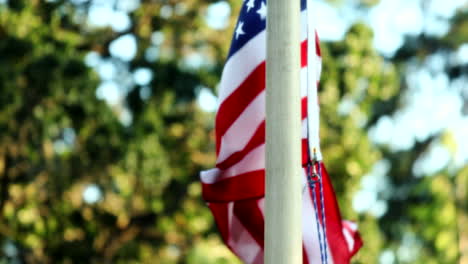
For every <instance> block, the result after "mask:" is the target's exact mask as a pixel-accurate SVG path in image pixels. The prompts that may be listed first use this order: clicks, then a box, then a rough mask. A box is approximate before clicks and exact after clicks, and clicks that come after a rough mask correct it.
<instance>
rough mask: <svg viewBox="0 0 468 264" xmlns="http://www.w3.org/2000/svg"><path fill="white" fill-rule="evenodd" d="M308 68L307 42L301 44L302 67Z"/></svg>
mask: <svg viewBox="0 0 468 264" xmlns="http://www.w3.org/2000/svg"><path fill="white" fill-rule="evenodd" d="M306 66H307V40H304V41H302V43H301V67H306Z"/></svg>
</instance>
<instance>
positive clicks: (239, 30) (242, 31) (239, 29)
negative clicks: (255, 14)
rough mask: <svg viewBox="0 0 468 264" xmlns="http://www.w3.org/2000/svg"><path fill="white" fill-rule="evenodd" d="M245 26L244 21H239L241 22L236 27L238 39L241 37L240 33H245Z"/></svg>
mask: <svg viewBox="0 0 468 264" xmlns="http://www.w3.org/2000/svg"><path fill="white" fill-rule="evenodd" d="M243 26H244V22H242V21H239V24H238V25H237V28H236V39H237V38H238V37H239V35H244V34H245V32H244V30H243V29H242V27H243Z"/></svg>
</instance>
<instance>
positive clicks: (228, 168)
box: [201, 0, 362, 264]
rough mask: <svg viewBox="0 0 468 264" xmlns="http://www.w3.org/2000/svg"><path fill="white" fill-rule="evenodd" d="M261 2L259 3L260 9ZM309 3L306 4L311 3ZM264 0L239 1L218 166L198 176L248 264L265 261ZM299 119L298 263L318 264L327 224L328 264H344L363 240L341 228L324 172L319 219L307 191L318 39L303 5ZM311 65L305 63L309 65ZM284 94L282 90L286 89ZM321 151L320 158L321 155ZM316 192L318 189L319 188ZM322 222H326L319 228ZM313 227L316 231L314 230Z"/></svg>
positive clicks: (315, 120)
mask: <svg viewBox="0 0 468 264" xmlns="http://www.w3.org/2000/svg"><path fill="white" fill-rule="evenodd" d="M262 2H263V4H262ZM310 2H311V0H308V1H307V3H309V4H310ZM265 3H266V2H265V1H262V0H248V1H244V5H243V7H242V10H241V15H240V17H239V20H238V23H237V24H236V30H235V33H234V36H233V41H232V44H231V49H230V53H229V56H228V59H227V61H226V64H225V67H224V69H223V73H222V76H221V82H220V85H219V105H220V106H219V109H218V113H217V116H216V131H215V138H216V144H217V145H216V154H217V161H216V168H214V169H211V170H207V171H204V172H202V173H201V181H202V195H203V198H204V199H205V200H206V201H207V202H208V205H209V207H210V209H211V211H212V212H213V215H214V218H215V221H216V223H217V226H218V228H219V230H220V233H221V236H222V237H223V240H224V241H225V243H226V244H227V246H228V247H229V248H230V249H231V250H232V251H233V252H234V253H235V254H236V255H237V256H239V258H240V259H242V260H243V261H244V262H245V263H246V264H262V263H263V246H264V242H263V241H264V195H265V68H266V64H265V56H266V53H265V51H266V49H265V46H266V45H265V44H266V33H265V20H264V15H263V14H264V13H262V12H263V11H264V10H263V11H262V10H261V9H260V8H261V6H262V5H263V7H264V4H265ZM301 6H302V10H303V11H302V12H301V23H302V25H301V43H300V46H299V47H298V48H299V49H300V52H301V71H300V81H301V102H300V103H301V119H302V140H301V144H302V164H303V170H302V178H303V184H304V188H305V189H304V194H303V219H302V222H303V226H302V228H303V256H304V258H303V259H304V261H303V263H307V264H308V263H312V264H319V263H321V262H320V261H321V253H324V252H322V251H323V250H324V248H325V247H322V251H321V246H320V243H319V238H318V232H322V230H323V228H321V226H323V224H325V225H326V232H327V234H326V235H327V239H322V240H321V241H322V242H324V243H326V248H327V249H328V251H327V253H328V255H329V256H330V257H329V258H328V262H327V263H328V264H332V263H336V264H345V263H349V259H350V258H351V256H352V255H353V254H354V253H355V252H356V251H357V250H358V249H359V248H360V247H361V245H362V240H360V237H359V235H358V233H357V231H356V228H355V227H354V226H353V224H352V223H350V222H349V223H348V222H341V216H340V215H339V211H338V204H337V202H336V198H335V196H334V192H333V187H332V186H331V183H330V181H329V178H328V175H327V172H326V170H325V168H324V167H323V164H320V166H322V167H323V169H322V171H323V175H322V180H323V191H324V192H323V194H324V198H325V199H324V201H325V206H324V209H325V216H326V217H325V218H326V221H325V222H324V221H322V217H321V214H322V208H321V205H320V202H319V203H318V204H317V205H316V207H317V208H314V205H313V202H312V200H313V199H312V197H314V198H315V199H316V201H321V200H320V195H319V192H318V190H319V189H318V187H317V190H316V191H315V192H313V191H311V190H310V189H309V188H308V184H307V175H306V169H305V168H304V167H305V166H306V165H307V163H308V162H309V161H310V158H311V157H309V155H308V154H309V152H310V150H311V148H309V145H310V146H313V147H317V148H318V151H320V149H319V147H320V145H319V144H318V143H319V138H318V124H319V115H318V96H317V84H318V79H319V76H320V74H321V56H320V54H321V51H320V46H319V43H318V36H317V34H316V32H315V30H314V28H313V25H312V24H311V21H312V19H311V17H310V12H309V11H307V10H306V9H305V6H306V0H301ZM309 64H310V65H309ZM285 89H287V87H285ZM319 153H320V152H319ZM317 186H318V185H317ZM323 222H324V223H323ZM317 224H318V225H319V228H318V229H317Z"/></svg>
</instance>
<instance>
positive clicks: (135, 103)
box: [0, 0, 468, 264]
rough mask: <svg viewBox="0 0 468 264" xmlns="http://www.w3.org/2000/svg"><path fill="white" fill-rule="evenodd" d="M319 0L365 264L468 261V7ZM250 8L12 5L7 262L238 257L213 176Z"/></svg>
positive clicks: (3, 49)
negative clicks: (207, 200)
mask: <svg viewBox="0 0 468 264" xmlns="http://www.w3.org/2000/svg"><path fill="white" fill-rule="evenodd" d="M260 1H261V0H257V1H256V2H258V3H257V4H260ZM315 2H316V12H315V13H316V15H317V24H318V32H319V35H320V36H321V39H322V44H321V46H322V51H323V63H324V65H323V73H322V82H321V88H320V89H321V90H320V100H321V105H322V106H321V107H322V108H321V109H322V111H321V113H322V123H321V125H322V127H321V135H322V147H323V151H324V157H325V163H326V164H327V166H328V168H329V172H330V175H331V177H332V179H333V183H334V186H335V189H336V191H337V195H338V198H339V202H340V206H341V210H342V214H343V217H344V218H346V219H353V220H355V221H357V222H358V223H359V228H360V231H361V234H362V236H363V239H364V243H365V244H364V247H363V248H362V249H361V251H360V252H359V253H358V255H357V256H356V257H355V258H354V260H353V263H365V264H370V263H381V264H392V263H425V264H427V263H429V264H430V263H434V264H435V263H449V264H450V263H468V196H467V188H468V139H467V138H466V137H467V136H468V116H467V114H468V2H467V1H466V0H380V1H379V0H348V1H346V0H341V1H340V0H334V1H332V0H330V1H325V0H316V1H315ZM241 4H242V0H229V1H217V0H0V263H1V264H4V263H163V264H165V263H168V264H169V263H208V264H210V263H213V264H214V263H219V264H221V263H239V262H238V260H237V259H236V258H235V257H234V256H233V255H232V254H231V253H230V252H229V250H228V249H227V248H226V247H225V246H224V245H223V244H222V242H221V240H220V237H219V235H218V234H217V231H216V227H215V225H214V222H213V219H212V217H211V214H210V212H209V210H208V208H207V207H206V206H205V204H204V202H203V201H202V199H201V195H200V193H201V187H200V183H199V182H198V173H199V171H200V170H203V169H207V168H211V167H212V166H213V165H214V163H215V154H214V149H215V148H214V137H213V128H214V115H215V110H216V107H217V106H216V90H217V84H218V82H219V78H220V75H221V70H222V66H223V63H224V60H225V57H226V55H227V50H228V48H229V43H230V39H231V36H232V32H233V28H234V26H235V25H234V23H235V19H236V16H237V13H238V11H239V8H240V6H241Z"/></svg>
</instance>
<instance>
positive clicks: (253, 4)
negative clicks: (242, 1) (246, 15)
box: [246, 0, 255, 12]
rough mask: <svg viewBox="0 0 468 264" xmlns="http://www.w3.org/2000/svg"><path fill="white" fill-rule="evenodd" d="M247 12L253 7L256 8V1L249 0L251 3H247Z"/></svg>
mask: <svg viewBox="0 0 468 264" xmlns="http://www.w3.org/2000/svg"><path fill="white" fill-rule="evenodd" d="M246 6H247V12H249V11H250V9H252V8H253V7H255V0H249V2H247V5H246Z"/></svg>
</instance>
